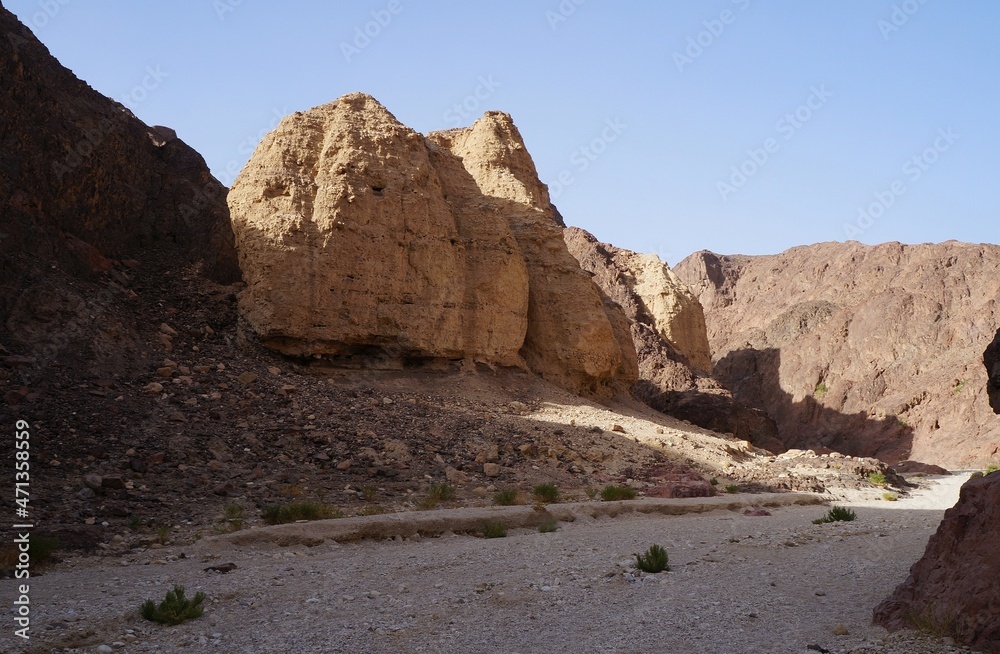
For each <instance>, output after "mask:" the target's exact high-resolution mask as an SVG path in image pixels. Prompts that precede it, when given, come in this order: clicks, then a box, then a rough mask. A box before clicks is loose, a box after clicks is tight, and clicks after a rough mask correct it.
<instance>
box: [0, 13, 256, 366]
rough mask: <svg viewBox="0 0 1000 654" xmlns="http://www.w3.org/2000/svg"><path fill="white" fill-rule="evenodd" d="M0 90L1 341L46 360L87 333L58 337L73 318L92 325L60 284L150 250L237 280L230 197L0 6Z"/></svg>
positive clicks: (82, 294) (190, 157) (170, 141)
mask: <svg viewBox="0 0 1000 654" xmlns="http://www.w3.org/2000/svg"><path fill="white" fill-rule="evenodd" d="M0 79H2V80H3V84H2V88H3V90H2V91H0V125H2V127H0V153H2V156H0V213H2V216H3V226H2V230H0V231H2V236H0V280H2V282H0V328H3V329H5V330H6V332H5V335H4V338H5V339H9V340H8V342H11V343H15V344H22V345H26V346H39V347H42V348H44V349H45V350H46V352H48V353H49V354H52V353H54V352H56V351H59V350H61V349H62V348H63V347H64V346H65V345H66V343H68V342H69V341H73V340H75V339H77V338H78V337H84V334H83V332H85V331H87V330H86V329H83V328H82V327H81V330H80V333H79V334H77V333H75V332H74V333H72V334H70V333H69V331H67V329H65V326H66V323H67V321H68V320H70V321H72V320H75V316H76V315H77V314H80V315H81V316H82V318H81V321H82V322H81V325H83V326H85V325H87V324H89V323H92V322H93V320H94V317H93V314H94V311H93V310H89V311H88V310H86V309H81V307H85V306H86V304H87V302H89V301H90V297H89V296H90V295H91V293H90V292H88V291H86V290H85V289H83V288H77V289H73V288H71V287H70V285H68V284H67V283H66V281H65V278H66V277H68V278H70V279H72V280H74V282H75V283H84V282H85V281H87V280H96V279H97V278H99V277H100V276H101V275H104V274H107V273H109V272H112V271H113V269H115V268H116V267H117V268H118V269H119V270H120V273H119V274H121V273H124V274H127V271H125V270H124V269H123V268H121V266H120V264H119V263H116V261H120V260H122V259H137V260H139V261H142V260H143V259H145V258H147V257H148V256H151V254H150V253H152V252H154V251H155V252H157V253H161V254H163V253H166V254H167V255H168V256H169V257H170V258H172V259H174V260H176V262H177V264H178V265H184V264H186V263H189V262H194V261H199V260H201V261H203V262H204V266H203V271H204V273H206V274H207V275H208V276H210V277H212V278H214V279H216V280H219V281H234V280H236V279H238V277H239V269H238V267H237V265H236V253H235V249H234V247H233V239H232V232H231V228H230V224H229V211H228V208H227V206H226V203H225V194H226V190H225V188H224V187H223V186H222V185H221V184H220V183H219V182H218V181H216V180H215V179H214V178H213V177H212V176H211V174H210V173H209V171H208V167H207V166H206V165H205V162H204V160H203V159H202V157H201V156H200V155H199V154H198V153H196V152H195V151H194V150H192V149H191V148H190V147H188V146H187V145H185V144H184V142H183V141H181V140H180V139H178V138H176V137H175V136H174V135H172V134H170V130H166V129H165V128H152V127H149V126H147V125H145V124H144V123H143V122H142V121H140V120H139V119H138V118H136V117H135V116H134V115H133V114H132V113H131V112H130V111H129V110H128V109H126V108H125V107H123V106H122V105H121V104H119V103H117V102H115V101H113V100H111V99H109V98H107V97H105V96H103V95H101V94H100V93H98V92H96V91H95V90H94V89H92V88H90V87H89V86H88V85H87V84H85V83H84V82H82V81H80V80H79V79H77V78H76V77H75V76H74V75H73V73H72V72H71V71H69V70H68V69H66V68H64V67H63V66H62V65H61V64H60V63H59V62H58V61H56V59H55V58H54V57H52V55H51V54H49V52H48V50H47V49H46V48H45V46H44V45H42V43H40V42H39V41H38V39H36V38H35V36H34V35H33V34H32V33H31V31H30V30H29V29H28V28H27V27H25V26H24V25H23V24H21V23H20V22H19V21H18V20H17V18H16V17H15V16H14V15H13V14H11V13H10V12H9V11H7V10H6V9H4V8H2V7H0ZM57 277H58V278H59V281H53V280H54V279H55V278H57ZM81 280H83V281H81ZM46 302H48V303H47V304H46ZM38 336H41V337H42V341H41V342H40V341H38V339H37V338H36V337H38ZM112 340H113V339H112ZM46 356H48V355H46ZM43 358H44V357H43Z"/></svg>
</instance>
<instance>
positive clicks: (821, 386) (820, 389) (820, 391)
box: [813, 382, 830, 400]
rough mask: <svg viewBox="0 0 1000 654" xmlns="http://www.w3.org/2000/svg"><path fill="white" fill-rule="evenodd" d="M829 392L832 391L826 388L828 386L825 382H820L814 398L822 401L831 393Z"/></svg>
mask: <svg viewBox="0 0 1000 654" xmlns="http://www.w3.org/2000/svg"><path fill="white" fill-rule="evenodd" d="M829 390H830V389H829V388H827V387H826V384H824V383H823V382H820V383H818V384H816V391H815V392H814V393H813V396H814V397H815V398H816V399H817V400H822V399H823V396H824V395H826V394H827V393H828V392H829Z"/></svg>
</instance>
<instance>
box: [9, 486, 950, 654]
mask: <svg viewBox="0 0 1000 654" xmlns="http://www.w3.org/2000/svg"><path fill="white" fill-rule="evenodd" d="M965 478H966V476H965V475H961V476H959V475H956V476H953V477H945V478H941V479H939V480H932V481H930V482H925V484H926V486H925V488H924V490H921V491H917V492H914V493H912V494H911V495H909V496H904V497H903V498H901V499H900V500H899V501H897V502H885V501H879V502H873V501H867V502H865V501H860V500H859V501H856V502H851V501H850V500H848V501H846V502H844V504H845V505H852V506H853V507H854V509H855V511H856V512H857V515H858V519H857V520H856V521H854V522H841V523H833V524H821V525H814V524H812V520H813V519H814V518H817V517H820V516H822V515H823V514H824V513H825V512H826V510H827V508H828V507H826V506H823V505H795V506H787V507H772V508H769V509H768V510H769V511H770V513H771V515H770V516H748V515H744V514H743V512H742V510H739V509H736V510H731V509H719V510H714V511H710V512H707V513H697V514H685V515H675V516H664V515H659V514H642V513H628V514H622V515H619V516H617V517H608V516H598V517H589V516H587V515H586V514H585V513H583V512H581V513H578V514H577V516H576V519H575V520H573V521H572V522H560V523H559V524H558V527H559V528H558V530H557V531H555V532H553V533H540V532H539V531H538V530H537V529H533V528H517V529H511V530H510V531H509V533H508V535H507V537H506V538H494V539H483V538H476V537H474V536H470V535H455V534H453V533H450V532H448V531H446V532H445V533H444V534H443V535H441V536H440V537H437V538H428V537H419V536H416V537H410V538H403V537H397V538H395V539H383V540H376V541H373V540H366V541H359V542H352V543H344V544H338V543H336V542H333V541H331V540H325V541H323V542H322V543H320V544H318V545H314V546H312V547H308V546H306V545H304V544H301V543H300V544H292V545H287V546H281V545H278V544H274V543H267V542H262V543H259V544H254V545H250V546H247V545H243V546H238V545H233V544H230V543H220V542H219V541H218V540H215V542H210V543H204V542H203V543H199V544H197V545H195V546H190V547H182V548H165V549H161V550H151V551H148V552H144V553H139V554H134V553H133V554H130V555H129V557H128V558H125V559H121V560H118V559H109V558H104V559H98V558H83V559H76V560H70V561H67V562H65V563H63V564H61V565H59V566H57V567H56V568H54V569H52V570H51V571H50V572H49V573H48V574H46V575H44V576H42V577H39V578H37V579H35V580H33V581H34V583H33V584H32V593H33V596H32V603H33V609H34V613H33V623H32V633H33V634H34V635H33V637H32V639H31V641H30V646H29V647H28V648H23V647H21V646H20V645H18V644H17V643H14V642H13V639H12V638H11V637H10V636H8V635H4V641H5V642H4V647H5V649H4V651H29V652H52V651H57V652H58V651H62V652H97V651H102V652H109V651H114V652H122V653H123V654H125V653H127V654H139V653H150V652H168V651H169V652H174V651H191V652H202V651H204V652H220V653H225V654H236V653H249V652H296V653H300V652H302V653H305V652H463V653H466V652H468V653H473V652H510V653H516V652H521V653H528V652H543V651H544V652H551V653H557V652H573V653H579V652H670V653H677V654H686V653H688V652H690V653H698V654H711V653H718V654H755V653H768V654H773V653H783V652H789V653H799V652H802V653H808V652H816V651H824V650H828V651H830V652H836V653H846V652H857V653H860V652H865V653H868V652H892V653H897V652H898V653H902V652H908V653H911V654H912V653H915V652H952V651H963V650H960V649H958V648H954V647H952V646H950V645H949V644H947V643H944V642H938V641H935V640H933V639H929V638H926V637H923V636H919V635H913V634H904V635H903V636H902V637H899V636H892V637H890V636H887V634H886V632H885V631H884V630H882V629H881V628H878V627H874V626H872V625H871V611H872V608H873V607H874V606H875V605H876V604H877V603H878V602H879V601H881V600H882V599H883V598H885V597H886V596H887V595H888V594H889V593H890V592H891V591H892V589H893V588H894V587H895V586H896V585H897V584H898V583H900V582H901V581H903V579H905V577H906V574H907V570H908V568H909V567H910V565H912V564H913V563H914V562H915V561H916V560H917V559H918V558H919V557H920V555H921V554H922V553H923V550H924V546H925V545H926V542H927V538H928V537H929V536H930V535H931V534H932V533H933V532H934V530H935V529H936V527H937V525H938V523H939V521H940V519H941V515H942V512H943V510H944V509H945V508H947V507H948V506H950V505H951V504H952V503H954V501H955V499H956V498H957V493H958V488H959V486H960V484H961V482H962V481H963V480H964V479H965ZM745 499H747V500H748V501H749V502H751V503H753V502H754V496H745ZM376 519H377V518H376ZM654 543H657V544H660V545H662V546H663V547H665V548H666V550H667V552H668V554H669V557H670V571H669V572H665V573H661V574H655V575H653V574H643V573H639V572H637V571H636V570H635V569H634V568H633V567H632V563H633V562H634V560H635V557H634V553H636V552H640V551H643V550H645V549H646V548H647V547H648V546H649V545H651V544H654ZM230 562H232V563H235V564H236V569H234V570H232V571H231V572H228V573H226V574H220V573H216V572H206V571H204V568H206V567H207V566H211V565H220V564H225V563H230ZM12 583H13V582H10V581H4V582H3V584H4V586H7V587H11V589H12V586H11V584H12ZM174 584H182V585H183V586H185V588H186V589H187V591H188V594H189V595H193V594H194V593H195V592H196V591H199V590H200V591H204V592H205V593H206V594H207V595H208V597H209V599H208V600H207V602H206V605H207V610H206V613H205V615H204V616H203V617H201V618H199V619H197V620H193V621H190V622H187V623H185V624H182V625H180V626H176V627H163V626H159V625H155V624H152V623H149V622H146V621H144V620H143V619H142V618H140V617H139V616H138V613H137V609H138V607H139V605H140V603H141V602H142V601H143V600H144V599H146V598H155V599H157V600H159V599H162V598H163V596H164V594H165V592H166V591H167V590H168V589H169V588H171V587H172V586H173V585H174ZM5 594H8V595H9V593H5ZM880 641H882V643H881V644H880ZM8 646H10V647H8ZM810 646H812V647H811V648H810Z"/></svg>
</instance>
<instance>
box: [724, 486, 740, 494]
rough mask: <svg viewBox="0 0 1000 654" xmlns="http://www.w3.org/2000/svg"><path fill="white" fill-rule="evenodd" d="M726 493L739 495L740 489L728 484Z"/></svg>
mask: <svg viewBox="0 0 1000 654" xmlns="http://www.w3.org/2000/svg"><path fill="white" fill-rule="evenodd" d="M726 492H727V493H739V492H740V487H739V486H738V485H736V484H728V485H727V486H726Z"/></svg>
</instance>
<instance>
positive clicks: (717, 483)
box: [708, 477, 719, 486]
mask: <svg viewBox="0 0 1000 654" xmlns="http://www.w3.org/2000/svg"><path fill="white" fill-rule="evenodd" d="M708 483H710V484H712V485H713V486H718V485H719V480H718V479H716V478H715V477H712V478H711V479H709V480H708Z"/></svg>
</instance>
